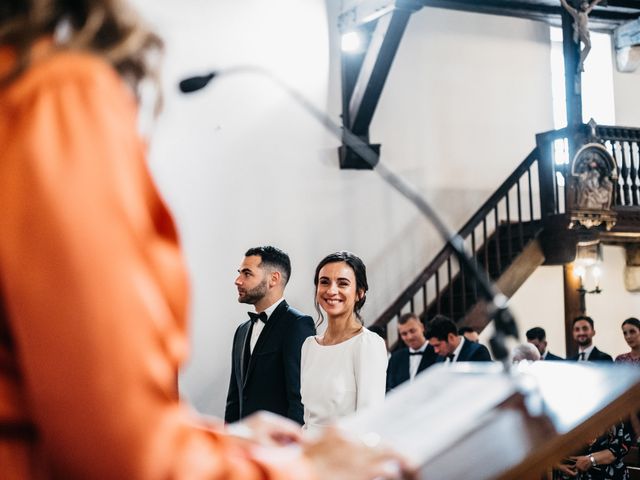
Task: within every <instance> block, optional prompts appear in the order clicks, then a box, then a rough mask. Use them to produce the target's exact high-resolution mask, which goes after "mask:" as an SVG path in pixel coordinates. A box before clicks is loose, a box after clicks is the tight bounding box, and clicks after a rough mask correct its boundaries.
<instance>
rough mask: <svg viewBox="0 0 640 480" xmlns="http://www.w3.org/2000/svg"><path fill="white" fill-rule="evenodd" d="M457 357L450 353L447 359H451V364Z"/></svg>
mask: <svg viewBox="0 0 640 480" xmlns="http://www.w3.org/2000/svg"><path fill="white" fill-rule="evenodd" d="M455 357H456V356H455V355H454V354H453V353H450V354H449V355H447V358H448V359H449V361H450V362H453V359H454V358H455Z"/></svg>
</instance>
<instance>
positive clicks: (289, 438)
mask: <svg viewBox="0 0 640 480" xmlns="http://www.w3.org/2000/svg"><path fill="white" fill-rule="evenodd" d="M226 431H227V433H228V434H229V435H232V436H234V437H238V438H242V439H245V440H249V441H252V442H254V443H258V444H260V445H265V446H272V447H273V446H284V445H290V444H292V443H299V442H300V440H301V439H302V430H301V428H300V425H298V424H297V423H296V422H294V421H291V420H289V419H288V418H284V417H281V416H280V415H276V414H274V413H270V412H257V413H254V414H252V415H249V416H248V417H246V418H245V419H243V420H241V421H240V422H236V423H232V424H229V425H227V429H226Z"/></svg>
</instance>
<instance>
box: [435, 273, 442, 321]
mask: <svg viewBox="0 0 640 480" xmlns="http://www.w3.org/2000/svg"><path fill="white" fill-rule="evenodd" d="M436 312H437V313H442V295H440V268H438V270H436Z"/></svg>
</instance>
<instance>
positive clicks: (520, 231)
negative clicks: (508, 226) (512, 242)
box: [516, 179, 524, 250]
mask: <svg viewBox="0 0 640 480" xmlns="http://www.w3.org/2000/svg"><path fill="white" fill-rule="evenodd" d="M516 186H517V189H516V195H517V198H518V241H519V245H520V250H522V249H523V248H524V230H523V229H522V191H521V190H520V179H518V181H517V182H516Z"/></svg>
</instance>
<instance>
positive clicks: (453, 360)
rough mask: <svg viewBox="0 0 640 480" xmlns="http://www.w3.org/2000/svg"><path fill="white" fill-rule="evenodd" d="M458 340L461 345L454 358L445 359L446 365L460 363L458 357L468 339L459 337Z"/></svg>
mask: <svg viewBox="0 0 640 480" xmlns="http://www.w3.org/2000/svg"><path fill="white" fill-rule="evenodd" d="M458 338H459V339H460V343H459V344H458V346H457V347H456V349H455V350H454V351H453V358H449V357H447V358H446V359H445V362H446V363H453V362H457V361H458V357H459V356H460V351H461V350H462V346H463V345H464V342H466V339H465V338H464V336H462V335H460V336H458Z"/></svg>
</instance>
